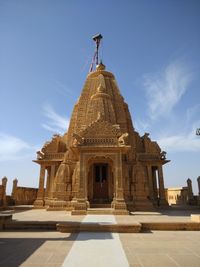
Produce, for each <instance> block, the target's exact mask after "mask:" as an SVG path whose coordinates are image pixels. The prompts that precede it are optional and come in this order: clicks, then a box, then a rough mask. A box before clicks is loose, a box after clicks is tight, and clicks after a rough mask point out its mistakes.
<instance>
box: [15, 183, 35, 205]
mask: <svg viewBox="0 0 200 267" xmlns="http://www.w3.org/2000/svg"><path fill="white" fill-rule="evenodd" d="M37 191H38V189H36V188H29V187H22V186H20V187H17V188H16V189H15V192H14V194H13V195H12V199H13V200H14V204H15V205H32V204H33V202H34V201H35V200H36V198H37Z"/></svg>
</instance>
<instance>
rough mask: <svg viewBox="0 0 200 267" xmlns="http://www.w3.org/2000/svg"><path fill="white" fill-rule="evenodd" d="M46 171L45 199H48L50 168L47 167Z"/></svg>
mask: <svg viewBox="0 0 200 267" xmlns="http://www.w3.org/2000/svg"><path fill="white" fill-rule="evenodd" d="M46 170H47V179H46V190H45V198H48V195H49V190H50V167H48V168H47V169H46Z"/></svg>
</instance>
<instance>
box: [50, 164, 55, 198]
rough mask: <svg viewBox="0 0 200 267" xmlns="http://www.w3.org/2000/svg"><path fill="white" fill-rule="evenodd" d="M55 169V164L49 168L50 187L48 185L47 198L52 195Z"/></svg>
mask: <svg viewBox="0 0 200 267" xmlns="http://www.w3.org/2000/svg"><path fill="white" fill-rule="evenodd" d="M55 169H56V166H55V165H51V169H50V187H49V193H48V197H49V198H52V197H53V189H54V178H55Z"/></svg>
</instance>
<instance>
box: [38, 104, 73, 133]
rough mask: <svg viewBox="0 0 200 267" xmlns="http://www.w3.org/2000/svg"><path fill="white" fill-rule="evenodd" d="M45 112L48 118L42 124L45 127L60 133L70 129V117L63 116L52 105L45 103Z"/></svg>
mask: <svg viewBox="0 0 200 267" xmlns="http://www.w3.org/2000/svg"><path fill="white" fill-rule="evenodd" d="M43 112H44V115H45V117H47V118H48V121H47V122H46V123H43V124H42V127H43V128H44V129H46V130H48V131H51V132H54V133H60V134H63V133H64V132H65V131H66V130H67V129H68V126H69V118H66V117H62V116H61V115H59V114H58V113H56V112H55V110H54V109H53V108H52V107H51V106H50V105H45V106H44V108H43Z"/></svg>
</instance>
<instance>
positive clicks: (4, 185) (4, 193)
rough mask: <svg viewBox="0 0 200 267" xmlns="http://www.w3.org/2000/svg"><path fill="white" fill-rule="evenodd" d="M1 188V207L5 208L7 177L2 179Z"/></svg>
mask: <svg viewBox="0 0 200 267" xmlns="http://www.w3.org/2000/svg"><path fill="white" fill-rule="evenodd" d="M1 181H2V187H3V207H7V200H6V185H7V182H8V179H7V177H3V178H2V180H1Z"/></svg>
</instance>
